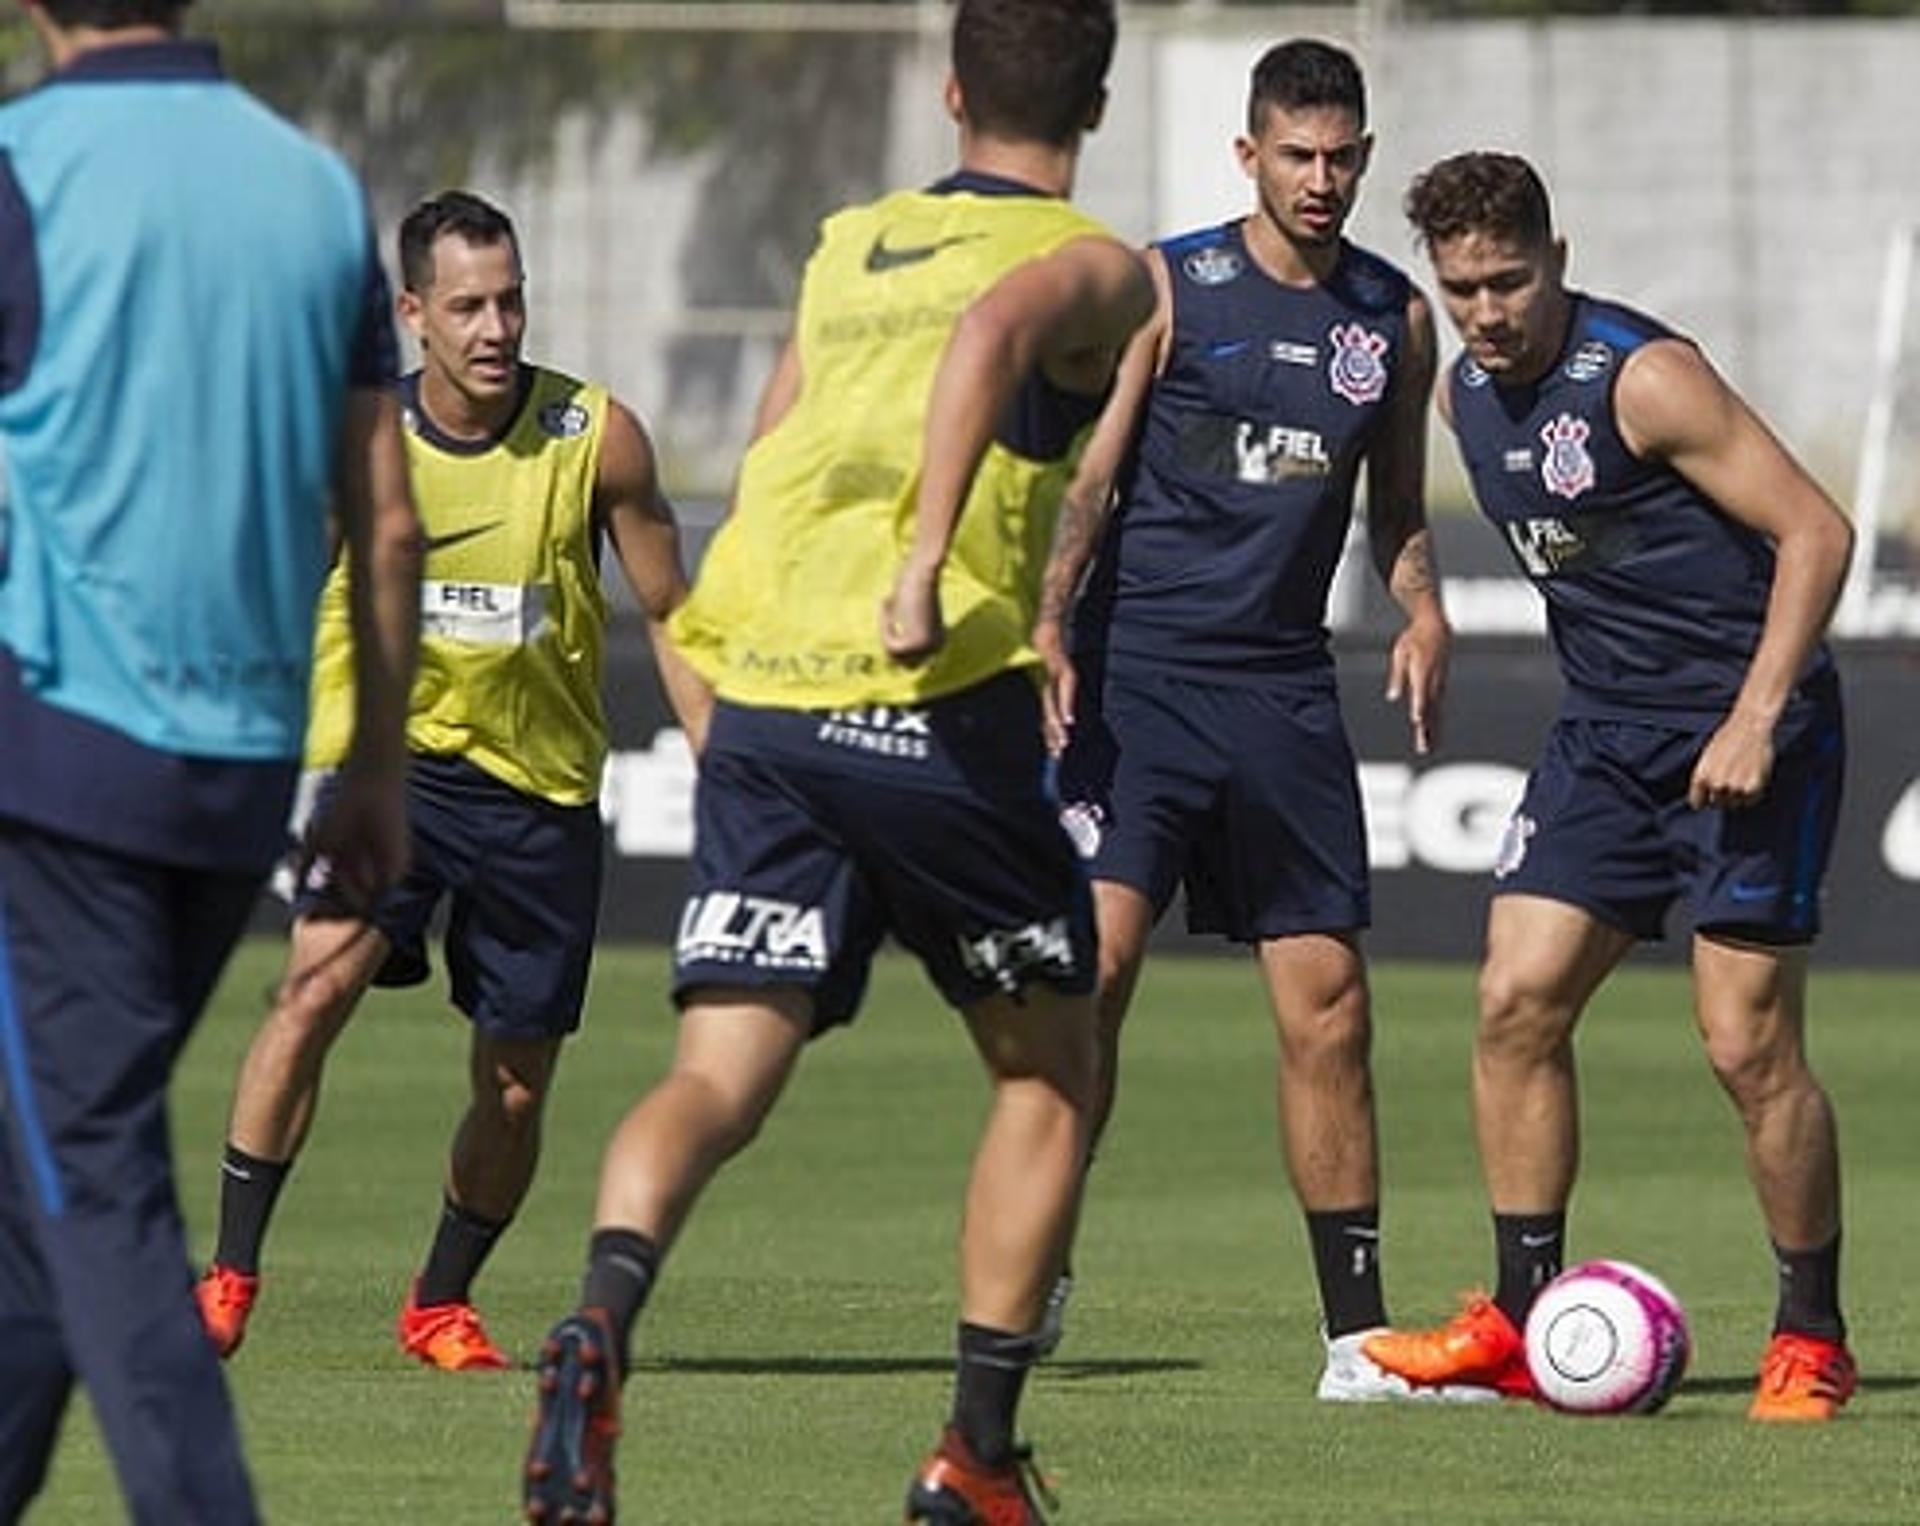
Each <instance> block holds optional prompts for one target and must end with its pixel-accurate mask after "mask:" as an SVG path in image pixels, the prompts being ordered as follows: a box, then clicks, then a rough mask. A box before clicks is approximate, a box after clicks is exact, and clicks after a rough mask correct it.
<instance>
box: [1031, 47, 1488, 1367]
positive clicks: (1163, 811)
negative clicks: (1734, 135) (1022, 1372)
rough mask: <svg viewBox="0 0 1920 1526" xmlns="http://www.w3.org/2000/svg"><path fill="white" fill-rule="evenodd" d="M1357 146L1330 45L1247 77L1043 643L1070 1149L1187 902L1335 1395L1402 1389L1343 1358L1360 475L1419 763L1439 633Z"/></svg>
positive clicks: (1070, 502) (1397, 291) (1395, 276)
mask: <svg viewBox="0 0 1920 1526" xmlns="http://www.w3.org/2000/svg"><path fill="white" fill-rule="evenodd" d="M1371 149H1372V140H1371V138H1370V137H1369V136H1368V134H1367V110H1366V92H1365V86H1364V83H1363V81H1362V78H1361V74H1360V69H1359V66H1358V65H1357V64H1356V63H1355V62H1354V60H1353V59H1352V58H1351V57H1350V56H1349V55H1348V54H1346V53H1345V52H1343V51H1341V50H1340V49H1338V48H1335V47H1332V46H1330V45H1328V44H1326V43H1323V42H1317V41H1313V40H1310V39H1299V40H1295V41H1291V42H1285V43H1281V44H1280V45H1278V46H1277V47H1274V48H1272V49H1270V50H1269V51H1268V52H1267V53H1266V54H1265V56H1264V57H1262V58H1261V59H1260V60H1259V62H1258V63H1257V64H1256V65H1255V66H1254V70H1253V79H1252V87H1251V91H1250V94H1249V99H1248V103H1247V130H1246V134H1245V135H1244V136H1243V137H1241V138H1240V139H1238V141H1237V142H1236V144H1235V150H1236V152H1237V153H1238V155H1239V159H1240V164H1241V167H1242V168H1243V169H1244V170H1245V171H1246V174H1247V178H1248V179H1249V180H1251V181H1252V182H1253V190H1254V209H1253V211H1252V212H1251V213H1250V214H1249V215H1247V216H1245V217H1242V218H1237V219H1235V220H1233V221H1231V222H1228V223H1225V224H1222V225H1219V226H1216V227H1209V228H1203V229H1200V230H1199V231H1197V232H1193V233H1189V234H1186V235H1184V236H1181V237H1178V238H1171V239H1168V240H1166V241H1164V242H1162V243H1159V244H1155V245H1154V246H1153V247H1152V248H1151V249H1150V250H1149V251H1148V257H1147V263H1148V268H1149V269H1150V270H1151V271H1152V272H1153V276H1154V281H1155V285H1156V287H1157V289H1158V293H1159V302H1158V307H1157V310H1156V312H1155V315H1154V319H1153V322H1152V323H1151V324H1149V325H1148V326H1146V327H1145V328H1143V329H1142V330H1141V331H1140V333H1139V334H1138V335H1136V336H1135V338H1134V341H1133V344H1132V345H1131V347H1130V348H1129V349H1128V352H1127V355H1126V358H1125V360H1124V362H1123V364H1122V366H1121V372H1120V380H1119V383H1118V384H1117V385H1116V387H1115V389H1114V395H1113V399H1112V401H1111V402H1110V403H1109V405H1108V407H1107V410H1106V413H1105V416H1104V417H1103V418H1102V419H1101V422H1100V426H1099V430H1098V432H1097V433H1096V435H1095V437H1094V440H1093V442H1092V444H1091V445H1090V446H1089V447H1088V450H1087V453H1086V455H1085V457H1084V458H1083V461H1082V464H1081V471H1080V474H1079V476H1078V477H1077V479H1076V481H1075V483H1074V485H1073V489H1072V491H1071V492H1070V493H1069V495H1068V499H1067V507H1066V510H1065V517H1064V520H1063V525H1062V530H1061V536H1060V542H1059V544H1058V546H1057V547H1056V549H1055V552H1054V555H1053V559H1052V562H1051V564H1050V566H1049V568H1048V572H1047V580H1046V589H1047V595H1046V603H1045V607H1044V613H1043V624H1042V628H1041V630H1040V632H1039V635H1040V639H1041V645H1042V650H1043V651H1045V652H1046V653H1048V655H1049V658H1050V667H1051V669H1052V672H1053V675H1054V677H1053V682H1052V684H1051V686H1050V699H1051V704H1050V708H1049V714H1050V719H1051V724H1052V726H1053V729H1054V734H1055V741H1056V743H1057V744H1066V750H1065V754H1064V757H1063V760H1062V769H1061V793H1062V796H1063V798H1064V800H1065V802H1066V811H1067V819H1068V821H1069V823H1070V825H1071V826H1072V828H1073V830H1074V832H1075V835H1076V836H1077V838H1078V839H1079V841H1080V844H1081V848H1082V851H1083V852H1085V853H1086V855H1087V857H1088V860H1089V862H1090V867H1091V870H1092V874H1093V881H1094V886H1093V889H1094V900H1095V904H1096V905H1097V907H1098V910H1099V926H1100V988H1099V1017H1100V1021H1099V1041H1100V1058H1101V1067H1100V1072H1099V1083H1098V1086H1097V1088H1096V1093H1095V1104H1094V1134H1095V1137H1096V1139H1097V1138H1098V1136H1099V1134H1100V1131H1101V1130H1102V1128H1103V1127H1104V1126H1105V1124H1106V1121H1107V1119H1108V1116H1109V1115H1110V1113H1111V1111H1112V1108H1113V1102H1114V1093H1115V1084H1116V1073H1117V1066H1118V1062H1119V1052H1120V1028H1121V1024H1122V1021H1123V1020H1124V1019H1125V1017H1126V1014H1127V1009H1128V1006H1129V1004H1130V1002H1131V1000H1132V997H1133V992H1134V986H1135V982H1136V980H1137V979H1138V977H1139V973H1140V966H1141V961H1142V958H1143V956H1144V954H1145V952H1146V945H1147V938H1148V935H1149V934H1150V933H1151V931H1152V929H1153V926H1154V924H1155V922H1157V921H1158V920H1159V918H1160V916H1161V914H1162V913H1163V912H1164V911H1165V909H1166V907H1167V904H1168V902H1169V900H1170V899H1171V897H1172V895H1173V891H1174V888H1175V886H1176V885H1178V884H1181V883H1183V882H1184V884H1185V887H1186V895H1187V919H1188V924H1189V926H1190V927H1191V928H1193V929H1194V930H1195V931H1198V932H1214V933H1220V934H1223V935H1225V936H1226V937H1227V938H1229V939H1232V940H1233V941H1235V942H1238V943H1243V944H1249V945H1251V946H1252V947H1253V949H1254V950H1255V952H1256V954H1257V956H1258V958H1259V963H1260V969H1261V973H1262V974H1263V976H1264V977H1265V980H1266V985H1267V992H1268V996H1269V998H1270V1000H1271V1003H1272V1007H1273V1015H1274V1023H1275V1027H1276V1030H1277V1033H1278V1037H1279V1047H1280V1067H1279V1081H1278V1099H1277V1100H1278V1106H1279V1112H1280V1119H1281V1129H1282V1138H1283V1141H1284V1144H1285V1153H1286V1158H1287V1163H1288V1167H1289V1169H1290V1171H1291V1174H1292V1178H1293V1186H1294V1191H1295V1192H1296V1194H1297V1195H1298V1197H1299V1200H1300V1202H1301V1204H1302V1205H1303V1206H1304V1208H1305V1210H1306V1219H1307V1229H1308V1236H1309V1239H1310V1240H1311V1242H1312V1249H1313V1260H1314V1266H1315V1270H1316V1272H1317V1274H1318V1280H1319V1285H1320V1297H1321V1305H1322V1309H1323V1314H1324V1334H1325V1337H1326V1362H1325V1366H1324V1369H1323V1371H1322V1374H1321V1377H1320V1380H1319V1384H1318V1393H1319V1396H1320V1397H1321V1398H1322V1399H1327V1400H1335V1401H1341V1400H1370V1399H1384V1398H1396V1397H1406V1396H1407V1395H1408V1387H1407V1385H1406V1384H1405V1383H1404V1382H1402V1381H1401V1380H1400V1379H1398V1378H1394V1377H1392V1376H1391V1375H1389V1374H1385V1373H1382V1372H1380V1371H1379V1370H1378V1369H1376V1368H1375V1367H1374V1366H1373V1364H1372V1363H1371V1362H1369V1361H1368V1360H1367V1359H1366V1357H1365V1356H1364V1355H1362V1353H1361V1350H1360V1342H1361V1340H1362V1338H1363V1336H1364V1334H1365V1333H1366V1332H1368V1331H1371V1330H1374V1329H1377V1328H1379V1327H1381V1326H1383V1325H1384V1324H1385V1323H1386V1319H1387V1314H1386V1308H1385V1303H1384V1300H1383V1297H1382V1293H1381V1286H1380V1264H1379V1234H1380V1207H1379V1204H1380V1183H1379V1167H1378V1158H1377V1156H1378V1152H1377V1145H1376V1139H1375V1129H1374V1115H1373V1085H1372V1080H1371V1076H1370V1072H1369V1065H1368V1050H1369V1045H1370V1032H1371V1018H1370V1013H1369V1003H1368V993H1367V978H1366V966H1365V963H1364V960H1363V957H1362V954H1361V948H1360V932H1361V930H1362V929H1363V928H1364V927H1365V926H1366V925H1367V920H1368V915H1369V902H1368V883H1367V854H1366V833H1365V828H1364V826H1363V823H1362V819H1361V813H1360V794H1359V787H1358V782H1357V780H1356V777H1355V773H1354V761H1353V753H1352V751H1351V749H1350V748H1349V746H1348V744H1347V739H1346V734H1345V730H1344V728H1343V726H1342V723H1341V717H1340V705H1339V697H1338V695H1337V692H1336V689H1335V681H1334V667H1333V658H1332V656H1331V654H1330V653H1329V651H1328V646H1327V628H1326V610H1327V593H1328V587H1329V585H1330V583H1331V582H1332V579H1333V573H1334V568H1335V565H1336V563H1337V562H1338V560H1339V557H1340V552H1341V548H1342V546H1343V545H1344V544H1345V541H1346V535H1347V528H1348V524H1349V521H1350V520H1351V519H1352V515H1353V501H1354V490H1355V486H1356V483H1357V481H1358V478H1359V475H1360V471H1361V468H1362V466H1363V465H1364V467H1365V470H1366V474H1367V527H1368V534H1369V539H1370V542H1371V546H1372V552H1373V559H1374V563H1375V565H1376V567H1377V568H1378V569H1379V573H1380V576H1381V577H1382V578H1383V579H1384V580H1385V582H1386V584H1387V587H1388V588H1389V590H1390V591H1391V592H1392V595H1393V597H1394V599H1395V600H1396V602H1397V603H1398V604H1399V606H1400V608H1401V609H1402V611H1403V612H1404V613H1405V615H1406V626H1405V629H1404V630H1403V631H1402V632H1401V634H1400V635H1399V637H1398V638H1397V640H1396V641H1395V643H1394V646H1393V651H1392V657H1391V662H1390V667H1389V675H1388V685H1387V692H1388V697H1389V698H1390V699H1392V698H1398V697H1399V696H1401V695H1403V694H1404V695H1405V697H1406V700H1407V704H1408V708H1409V712H1410V716H1411V721H1412V744H1413V747H1414V750H1415V751H1416V752H1419V753H1425V752H1426V751H1427V750H1428V749H1429V748H1430V747H1431V746H1432V745H1433V743H1434V740H1435V733H1436V731H1437V728H1438V725H1439V719H1440V703H1441V696H1442V690H1443V687H1444V684H1445V680H1446V671H1447V653H1448V647H1449V643H1450V637H1449V633H1448V629H1447V622H1446V618H1445V615H1444V613H1443V612H1442V609H1441V604H1440V593H1439V589H1438V586H1437V580H1436V578H1435V576H1434V566H1433V556H1432V550H1431V543H1430V539H1429V535H1428V531H1427V525H1426V511H1425V503H1424V493H1425V451H1426V412H1427V395H1428V392H1429V389H1430V388H1431V386H1432V382H1433V368H1434V358H1433V357H1434V348H1433V316H1432V311H1431V309H1430V307H1429V306H1428V303H1427V300H1426V298H1425V297H1424V296H1423V295H1422V294H1421V293H1420V292H1419V291H1418V290H1417V289H1416V288H1415V287H1414V286H1413V284H1412V283H1411V282H1410V281H1409V280H1408V279H1407V277H1406V276H1405V275H1403V274H1402V273H1401V272H1400V271H1399V270H1397V269H1395V268H1394V267H1393V266H1392V265H1390V264H1388V263H1387V262H1386V261H1385V260H1382V259H1381V258H1380V257H1379V256H1377V255H1374V254H1371V253H1369V252H1367V251H1366V250H1364V249H1361V248H1358V247H1356V246H1355V245H1353V244H1351V243H1349V242H1348V241H1347V240H1346V239H1345V238H1344V237H1343V236H1342V234H1341V229H1342V228H1343V227H1344V226H1345V224H1346V221H1347V218H1348V216H1349V214H1350V213H1351V212H1352V210H1353V206H1354V200H1355V198H1356V196H1357V195H1358V193H1359V189H1360V182H1361V178H1362V177H1363V175H1364V174H1365V172H1366V168H1367V159H1368V155H1369V153H1370V152H1371ZM1089 561H1091V562H1092V570H1091V572H1090V573H1089V572H1088V571H1087V569H1088V564H1089ZM1083 577H1084V580H1085V585H1086V586H1085V587H1084V589H1080V585H1081V583H1082V581H1083ZM1076 590H1080V592H1079V597H1078V602H1077V605H1074V607H1073V608H1072V611H1071V614H1069V606H1070V605H1072V604H1073V601H1074V596H1075V593H1076ZM1065 629H1070V630H1071V659H1070V660H1069V658H1068V656H1067V655H1066V652H1065V650H1064V648H1065V646H1066V645H1067V642H1066V639H1065V636H1064V634H1063V632H1064V630H1065ZM1069 739H1070V740H1069ZM1070 1285H1071V1283H1070V1279H1069V1278H1067V1277H1064V1276H1063V1277H1062V1279H1061V1280H1060V1281H1059V1282H1058V1283H1057V1284H1056V1286H1055V1289H1054V1293H1053V1296H1052V1298H1051V1299H1050V1300H1049V1307H1048V1326H1047V1331H1046V1341H1047V1343H1048V1344H1049V1346H1050V1345H1051V1343H1052V1342H1053V1341H1055V1340H1057V1339H1058V1334H1059V1328H1060V1320H1061V1316H1062V1313H1063V1309H1064V1304H1065V1297H1066V1293H1067V1291H1068V1289H1069V1287H1070Z"/></svg>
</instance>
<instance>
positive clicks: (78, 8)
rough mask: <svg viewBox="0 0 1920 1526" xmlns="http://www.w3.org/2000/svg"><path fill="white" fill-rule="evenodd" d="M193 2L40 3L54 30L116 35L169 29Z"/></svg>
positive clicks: (101, 0) (61, 0)
mask: <svg viewBox="0 0 1920 1526" xmlns="http://www.w3.org/2000/svg"><path fill="white" fill-rule="evenodd" d="M192 3H193V0H40V5H41V9H42V10H44V11H45V12H46V13H47V16H48V19H50V20H51V21H52V22H53V24H54V25H55V26H60V27H76V26H94V27H99V28H101V29H102V30H103V31H108V32H112V31H117V30H118V29H120V28H121V27H130V26H166V25H168V24H169V23H171V22H173V21H175V20H177V19H178V17H179V15H180V13H181V12H182V11H184V10H185V9H186V8H187V7H188V6H189V5H191V4H192Z"/></svg>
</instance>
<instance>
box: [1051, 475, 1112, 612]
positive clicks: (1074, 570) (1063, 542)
mask: <svg viewBox="0 0 1920 1526" xmlns="http://www.w3.org/2000/svg"><path fill="white" fill-rule="evenodd" d="M1106 522H1107V494H1106V492H1104V491H1103V492H1101V493H1099V494H1093V493H1072V492H1070V493H1068V494H1067V495H1066V497H1065V498H1064V499H1063V500H1062V501H1061V504H1060V525H1059V528H1058V529H1057V530H1056V531H1055V532H1054V538H1053V555H1052V556H1051V557H1049V558H1048V559H1047V570H1046V573H1045V575H1044V576H1043V577H1042V578H1041V582H1040V618H1041V619H1042V620H1051V621H1054V622H1056V623H1060V622H1064V621H1065V620H1066V618H1067V611H1068V610H1069V609H1070V608H1072V606H1073V599H1074V595H1075V594H1076V593H1078V592H1079V590H1080V580H1081V578H1082V577H1083V576H1084V575H1085V574H1086V570H1087V563H1088V562H1089V561H1091V560H1092V559H1093V549H1094V547H1095V545H1096V544H1098V542H1099V539H1100V532H1101V531H1102V530H1103V529H1104V528H1105V527H1106Z"/></svg>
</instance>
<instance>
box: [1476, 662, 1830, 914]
mask: <svg viewBox="0 0 1920 1526" xmlns="http://www.w3.org/2000/svg"><path fill="white" fill-rule="evenodd" d="M1809 693H1810V697H1811V698H1812V699H1813V701H1814V702H1813V703H1812V704H1811V705H1809V706H1807V707H1806V709H1805V710H1804V712H1803V713H1802V714H1800V715H1798V716H1795V717H1791V718H1789V720H1788V721H1787V722H1786V723H1784V724H1783V725H1782V726H1781V727H1780V729H1779V732H1778V734H1777V735H1776V738H1775V744H1774V747H1775V751H1774V766H1773V777H1772V780H1771V782H1770V783H1769V784H1768V787H1767V792H1766V794H1765V795H1763V796H1762V797H1761V799H1760V800H1759V801H1758V802H1757V803H1756V804H1754V805H1752V806H1748V807H1745V808H1744V809H1737V810H1724V809H1720V808H1717V807H1715V808H1709V809H1706V810H1698V811H1696V810H1693V809H1692V808H1690V807H1689V806H1688V804H1687V785H1688V783H1689V781H1690V780H1691V779H1692V776H1693V768H1694V764H1695V763H1696V762H1697V761H1698V760H1699V757H1700V753H1701V750H1702V749H1703V748H1704V747H1705V746H1706V744H1707V739H1708V737H1709V736H1710V735H1711V734H1712V733H1711V732H1710V731H1707V730H1702V729H1701V728H1699V727H1697V726H1690V727H1685V728H1673V727H1665V726H1658V725H1646V724H1642V723H1639V722H1626V721H1614V720H1592V719H1578V718H1571V717H1563V718H1562V719H1561V720H1559V721H1558V722H1556V723H1555V725H1554V728H1553V730H1552V732H1551V733H1549V734H1548V737H1547V744H1546V748H1545V751H1544V752H1543V753H1542V755H1541V758H1540V761H1539V762H1538V763H1537V764H1536V765H1535V767H1534V770H1533V772H1532V774H1531V775H1530V776H1529V777H1528V779H1527V788H1526V792H1525V794H1524V795H1523V796H1522V797H1521V800H1520V804H1519V805H1518V806H1517V807H1516V808H1515V810H1514V814H1513V816H1512V817H1511V818H1510V819H1509V820H1508V823H1507V829H1506V833H1505V836H1504V838H1503V840H1502V842H1501V845H1500V852H1499V856H1498V859H1497V861H1496V862H1495V864H1494V870H1493V875H1494V893H1495V894H1496V895H1536V896H1543V897H1545V898H1547V899H1549V900H1555V901H1564V902H1567V903H1568V904H1570V905H1573V906H1578V907H1580V908H1581V909H1583V910H1585V911H1588V912H1591V913H1592V914H1593V915H1594V916H1596V917H1598V918H1600V919H1601V920H1602V921H1603V922H1607V923H1610V924H1611V925H1613V926H1615V927H1618V928H1620V929H1622V930H1623V931H1625V932H1628V933H1631V934H1632V935H1633V936H1634V937H1636V938H1641V939H1647V940H1653V939H1658V938H1660V937H1662V936H1664V934H1665V928H1666V916H1667V911H1668V909H1669V908H1670V907H1671V906H1672V905H1673V903H1674V902H1675V901H1676V900H1678V899H1680V898H1681V897H1682V896H1684V897H1686V899H1687V902H1688V904H1689V906H1690V908H1691V910H1692V912H1693V919H1694V925H1695V927H1696V928H1697V929H1698V930H1700V931H1702V932H1712V931H1720V932H1725V933H1729V934H1733V935H1737V936H1741V937H1745V938H1749V939H1751V940H1753V941H1755V942H1761V943H1772V944H1783V945H1785V944H1798V943H1810V942H1812V941H1813V939H1814V938H1815V937H1816V936H1817V935H1818V933H1819V931H1820V886H1821V880H1822V878H1823V877H1824V875H1825V873H1826V868H1827V859H1828V856H1829V854H1830V853H1831V851H1832V848H1833V839H1834V831H1835V827H1836V825H1837V823H1838V821H1839V815H1840V789H1841V778H1842V775H1843V773H1844V771H1845V768H1846V733H1845V727H1844V724H1843V720H1842V712H1841V705H1840V693H1839V684H1838V681H1837V680H1835V679H1833V678H1832V677H1831V675H1829V676H1828V677H1827V678H1826V679H1825V680H1824V681H1817V682H1816V683H1815V684H1814V685H1812V686H1811V687H1810V690H1809Z"/></svg>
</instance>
